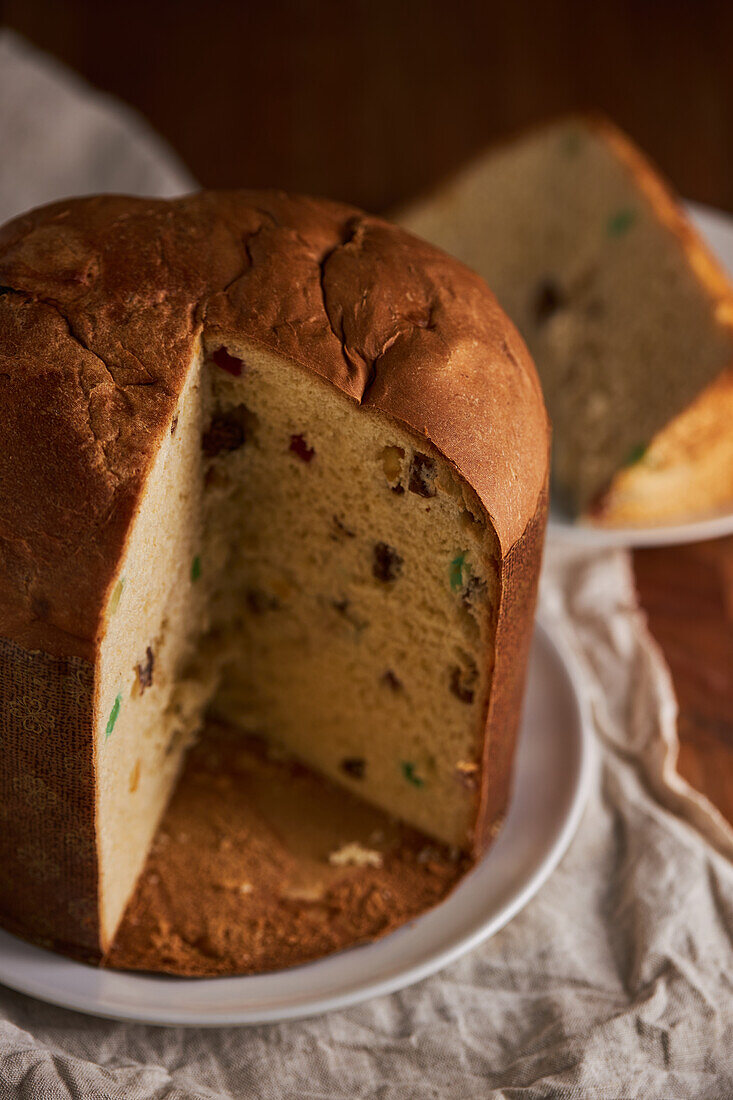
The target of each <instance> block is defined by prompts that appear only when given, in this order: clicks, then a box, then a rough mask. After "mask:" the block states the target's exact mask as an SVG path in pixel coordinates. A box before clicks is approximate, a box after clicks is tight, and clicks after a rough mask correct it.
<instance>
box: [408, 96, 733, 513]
mask: <svg viewBox="0 0 733 1100" xmlns="http://www.w3.org/2000/svg"><path fill="white" fill-rule="evenodd" d="M397 220H398V221H399V222H400V223H401V224H403V225H405V226H406V227H407V228H409V229H410V230H412V231H413V232H415V233H418V234H420V235H421V236H423V237H425V238H426V239H427V240H430V241H432V242H433V243H435V244H437V245H439V246H440V247H441V248H445V249H446V251H448V252H450V253H451V254H452V255H454V256H456V257H458V258H459V259H461V260H462V261H463V262H464V263H466V264H468V265H469V266H470V267H472V268H473V269H474V270H476V271H478V272H479V274H481V275H482V276H483V277H484V278H485V279H486V281H487V282H488V284H489V286H490V287H491V288H492V290H493V291H494V292H495V293H496V295H497V297H498V299H499V301H500V303H501V304H502V305H503V306H504V308H505V309H506V310H507V312H508V314H509V316H510V317H511V318H512V320H513V321H514V322H515V324H516V325H517V327H518V328H519V330H520V332H521V333H522V335H523V336H524V337H525V339H526V341H527V344H528V346H529V349H530V351H531V352H532V354H533V357H534V359H535V362H536V364H537V369H538V371H539V374H540V378H541V380H542V385H543V389H544V393H545V399H546V401H547V406H548V411H549V413H550V417H551V420H552V423H553V478H554V481H553V489H554V491H555V492H556V494H557V497H558V501H559V502H560V503H562V504H563V505H565V506H567V507H569V508H570V509H571V510H573V511H574V512H576V513H584V514H585V515H586V517H587V518H590V519H592V520H593V521H595V522H600V523H605V524H624V523H631V524H634V523H638V524H644V523H654V522H667V521H669V520H670V519H679V518H684V517H685V516H688V515H694V514H696V513H697V514H701V513H707V512H712V511H715V510H716V509H719V508H721V507H726V506H728V507H729V506H730V504H731V502H733V463H732V462H731V457H733V445H732V444H731V442H730V439H731V436H730V432H729V431H728V427H727V426H728V425H729V422H730V407H729V406H730V400H729V392H730V390H731V381H730V379H731V368H732V367H733V288H732V287H731V284H730V281H729V279H728V277H727V276H726V274H725V273H724V271H723V270H722V268H721V266H720V265H719V263H718V262H717V260H716V259H715V258H714V257H713V256H712V254H711V253H710V251H709V249H708V248H707V246H706V245H705V244H704V242H703V241H702V239H701V237H700V235H699V234H698V232H697V231H696V229H695V228H694V227H693V225H692V223H691V222H690V220H689V219H688V217H687V216H686V214H685V212H684V211H683V210H682V208H681V207H680V205H679V204H678V202H677V201H676V200H675V198H674V197H673V196H672V195H671V193H670V191H669V190H668V188H667V186H666V184H665V183H663V182H662V180H661V179H660V178H659V176H658V175H657V173H656V172H655V170H654V169H653V168H652V167H651V166H650V165H649V163H648V162H647V161H646V159H645V158H644V157H643V155H642V154H641V153H640V152H639V151H638V150H637V149H636V148H635V147H634V146H633V145H632V143H631V142H630V141H629V140H628V139H627V138H626V137H624V135H622V134H621V133H620V132H619V131H618V130H616V129H615V127H613V126H612V125H611V124H609V123H607V122H606V121H604V120H601V119H595V118H571V119H565V120H561V121H560V122H558V123H554V124H551V125H549V126H547V127H545V128H542V129H539V130H537V131H535V132H533V133H531V134H529V135H527V136H525V137H520V138H518V139H516V140H514V141H509V142H507V143H506V144H505V145H503V146H500V147H499V148H497V149H496V150H493V151H490V152H489V153H487V154H486V155H485V156H484V157H482V158H481V159H479V160H478V161H476V162H475V163H474V164H472V165H470V166H469V167H467V168H466V169H464V170H462V171H461V172H459V173H458V175H457V176H456V177H455V178H454V179H453V180H451V181H449V182H447V183H446V184H444V185H443V186H442V187H441V188H439V189H438V190H437V191H436V192H435V193H434V194H432V195H430V196H427V197H426V198H425V199H423V200H420V201H417V202H416V203H414V204H412V205H411V206H409V207H408V208H406V209H404V210H403V211H401V212H398V214H397ZM721 397H722V398H723V400H721Z"/></svg>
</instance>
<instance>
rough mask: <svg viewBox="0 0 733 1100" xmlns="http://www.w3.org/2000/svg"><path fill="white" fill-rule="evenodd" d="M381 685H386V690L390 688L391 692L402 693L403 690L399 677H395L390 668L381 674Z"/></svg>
mask: <svg viewBox="0 0 733 1100" xmlns="http://www.w3.org/2000/svg"><path fill="white" fill-rule="evenodd" d="M382 683H383V684H386V686H387V687H388V688H391V690H392V691H402V690H403V688H404V685H403V683H402V681H401V680H400V678H399V676H396V675H395V674H394V672H393V671H392V669H391V668H388V669H387V671H386V672H385V673H384V674H383V676H382Z"/></svg>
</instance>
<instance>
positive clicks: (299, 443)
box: [290, 435, 316, 462]
mask: <svg viewBox="0 0 733 1100" xmlns="http://www.w3.org/2000/svg"><path fill="white" fill-rule="evenodd" d="M290 450H291V451H292V452H293V454H295V455H297V456H298V458H301V459H302V460H303V462H310V461H311V459H312V458H313V455H314V454H315V453H316V452H315V450H314V449H313V447H309V446H308V444H307V443H306V441H305V436H304V435H291V436H290Z"/></svg>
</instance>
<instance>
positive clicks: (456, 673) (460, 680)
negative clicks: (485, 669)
mask: <svg viewBox="0 0 733 1100" xmlns="http://www.w3.org/2000/svg"><path fill="white" fill-rule="evenodd" d="M477 682H478V669H477V668H476V665H475V664H474V663H473V661H471V662H470V663H469V664H467V665H465V666H464V667H461V666H460V665H454V666H453V668H452V669H451V672H450V689H451V692H452V693H453V694H454V695H455V697H456V699H460V701H461V702H462V703H467V704H470V703H472V702H473V700H474V696H475V693H476V684H477Z"/></svg>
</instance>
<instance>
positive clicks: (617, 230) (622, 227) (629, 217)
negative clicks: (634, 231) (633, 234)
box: [606, 207, 636, 237]
mask: <svg viewBox="0 0 733 1100" xmlns="http://www.w3.org/2000/svg"><path fill="white" fill-rule="evenodd" d="M635 221H636V211H635V210H633V209H632V208H631V207H624V209H622V210H617V211H616V212H615V213H614V214H611V216H610V218H609V219H608V221H607V222H606V232H607V233H608V235H609V237H623V235H624V233H626V232H628V230H629V229H631V226H632V225H633V224H634V222H635Z"/></svg>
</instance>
